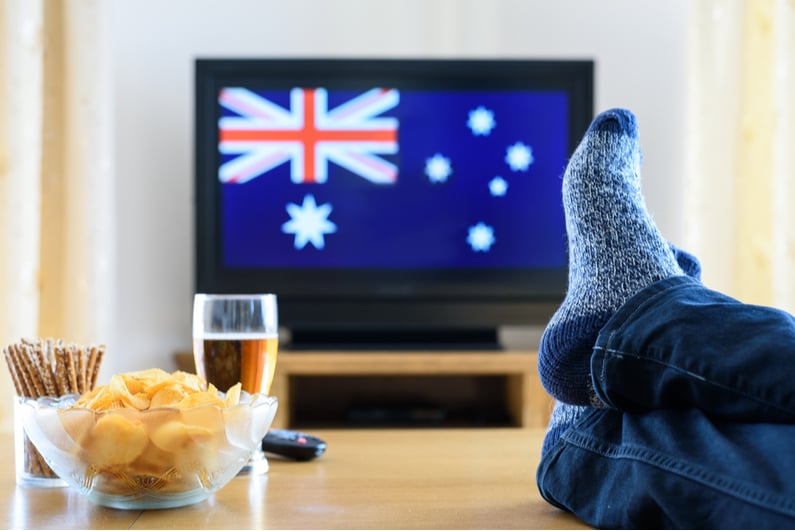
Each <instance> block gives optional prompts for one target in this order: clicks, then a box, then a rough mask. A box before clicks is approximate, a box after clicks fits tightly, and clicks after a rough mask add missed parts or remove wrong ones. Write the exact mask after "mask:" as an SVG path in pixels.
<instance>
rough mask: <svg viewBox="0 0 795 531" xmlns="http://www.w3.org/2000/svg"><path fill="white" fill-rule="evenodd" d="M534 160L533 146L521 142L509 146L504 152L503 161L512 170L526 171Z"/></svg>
mask: <svg viewBox="0 0 795 531" xmlns="http://www.w3.org/2000/svg"><path fill="white" fill-rule="evenodd" d="M534 160H535V159H533V148H531V147H530V146H528V145H526V144H522V143H521V142H517V143H515V144H513V145H512V146H509V147H508V149H507V150H506V153H505V162H507V163H508V166H510V167H511V169H512V170H513V171H527V168H529V167H530V165H531V164H532V163H533V161H534Z"/></svg>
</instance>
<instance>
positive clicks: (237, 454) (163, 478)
mask: <svg viewBox="0 0 795 531" xmlns="http://www.w3.org/2000/svg"><path fill="white" fill-rule="evenodd" d="M19 401H20V404H19V406H20V408H19V410H20V412H21V414H22V422H23V425H24V428H25V431H26V433H27V434H28V437H29V438H30V440H31V441H32V442H33V444H34V445H35V446H36V448H37V449H38V450H39V452H40V453H41V455H42V456H43V457H44V459H45V460H46V461H47V463H48V464H49V465H50V467H51V468H52V469H53V470H54V471H55V473H56V474H58V476H60V477H61V478H62V479H63V480H65V481H66V482H67V483H68V484H69V485H70V486H71V487H74V488H76V489H77V490H79V491H80V492H81V493H82V494H83V495H85V496H86V497H88V498H89V499H90V500H91V501H93V502H94V503H97V504H99V505H104V506H108V507H116V508H121V509H151V508H167V507H179V506H182V505H189V504H192V503H196V502H199V501H201V500H204V499H205V498H207V497H208V496H210V495H211V494H213V493H214V492H216V491H218V489H220V488H221V487H223V486H224V485H226V484H227V483H228V482H229V481H230V480H231V479H232V478H234V477H235V476H236V475H237V474H238V473H239V472H240V470H241V469H242V468H243V466H245V465H246V463H247V461H248V459H249V457H250V456H251V454H252V452H253V451H254V450H255V449H257V448H258V447H259V445H260V444H261V443H262V438H263V437H264V436H265V433H266V432H267V431H268V428H269V427H270V425H271V422H272V421H273V417H274V415H275V414H276V408H277V405H278V403H277V400H276V398H275V397H272V396H266V395H264V394H261V393H257V394H252V395H249V394H248V393H246V392H244V391H241V389H240V384H237V385H235V386H233V387H232V388H230V389H228V390H227V391H226V392H225V393H222V392H220V391H219V390H218V389H215V387H213V386H212V385H211V384H207V383H206V382H205V381H204V380H203V379H202V378H200V377H199V376H197V375H195V374H190V373H185V372H181V371H176V372H174V373H167V372H165V371H162V370H160V369H149V370H145V371H139V372H133V373H125V374H120V375H116V376H113V377H112V378H111V379H110V383H108V385H104V386H99V387H96V388H94V389H93V390H91V391H89V392H87V393H84V394H83V395H66V396H62V397H42V398H37V399H33V398H22V397H21V398H19Z"/></svg>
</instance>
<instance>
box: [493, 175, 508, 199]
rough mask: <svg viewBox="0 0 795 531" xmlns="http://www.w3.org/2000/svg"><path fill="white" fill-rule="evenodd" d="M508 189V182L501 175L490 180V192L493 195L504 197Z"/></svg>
mask: <svg viewBox="0 0 795 531" xmlns="http://www.w3.org/2000/svg"><path fill="white" fill-rule="evenodd" d="M507 191H508V183H507V182H506V181H505V179H503V178H502V177H500V176H499V175H498V176H496V177H495V178H493V179H492V180H490V181H489V193H491V195H492V196H493V197H502V196H504V195H505V193H506V192H507Z"/></svg>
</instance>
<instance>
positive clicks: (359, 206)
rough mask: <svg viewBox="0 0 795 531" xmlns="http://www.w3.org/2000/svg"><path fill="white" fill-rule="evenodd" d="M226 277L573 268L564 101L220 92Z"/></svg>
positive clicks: (444, 94)
mask: <svg viewBox="0 0 795 531" xmlns="http://www.w3.org/2000/svg"><path fill="white" fill-rule="evenodd" d="M218 104H219V108H220V111H221V117H220V119H219V124H218V126H219V128H218V133H219V143H218V149H219V153H220V164H219V169H218V179H219V181H220V183H219V185H220V186H221V187H222V204H221V208H222V211H223V215H222V219H223V221H222V227H221V235H222V241H223V256H224V265H225V266H226V267H231V268H236V267H239V268H269V267H276V268H291V267H302V268H312V267H323V268H352V267H353V268H356V267H361V268H384V267H387V268H431V269H432V268H451V267H453V268H457V267H462V268H465V267H485V268H522V267H559V266H561V265H565V263H566V250H565V236H564V235H565V226H564V219H563V211H562V206H561V199H560V184H561V181H560V176H561V174H562V171H563V169H564V167H565V164H566V159H567V156H568V148H569V147H568V144H567V142H568V137H569V136H568V135H569V131H568V100H567V96H566V94H565V93H563V92H556V91H530V90H526V91H521V90H500V91H479V90H414V89H402V90H398V89H395V88H378V87H377V88H369V89H363V90H359V91H356V90H327V89H325V88H322V87H313V88H306V87H304V88H294V89H292V90H281V91H279V90H255V89H249V88H243V87H228V88H224V89H222V90H221V91H220V93H219V98H218Z"/></svg>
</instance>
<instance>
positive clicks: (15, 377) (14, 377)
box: [3, 348, 25, 396]
mask: <svg viewBox="0 0 795 531" xmlns="http://www.w3.org/2000/svg"><path fill="white" fill-rule="evenodd" d="M3 356H5V359H6V365H7V366H8V372H10V373H11V381H13V382H14V389H15V390H16V393H17V396H25V391H24V387H23V385H24V383H23V381H22V380H20V377H19V373H18V372H17V366H16V363H14V360H13V359H12V358H11V353H10V352H9V351H8V349H7V348H5V349H3Z"/></svg>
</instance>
